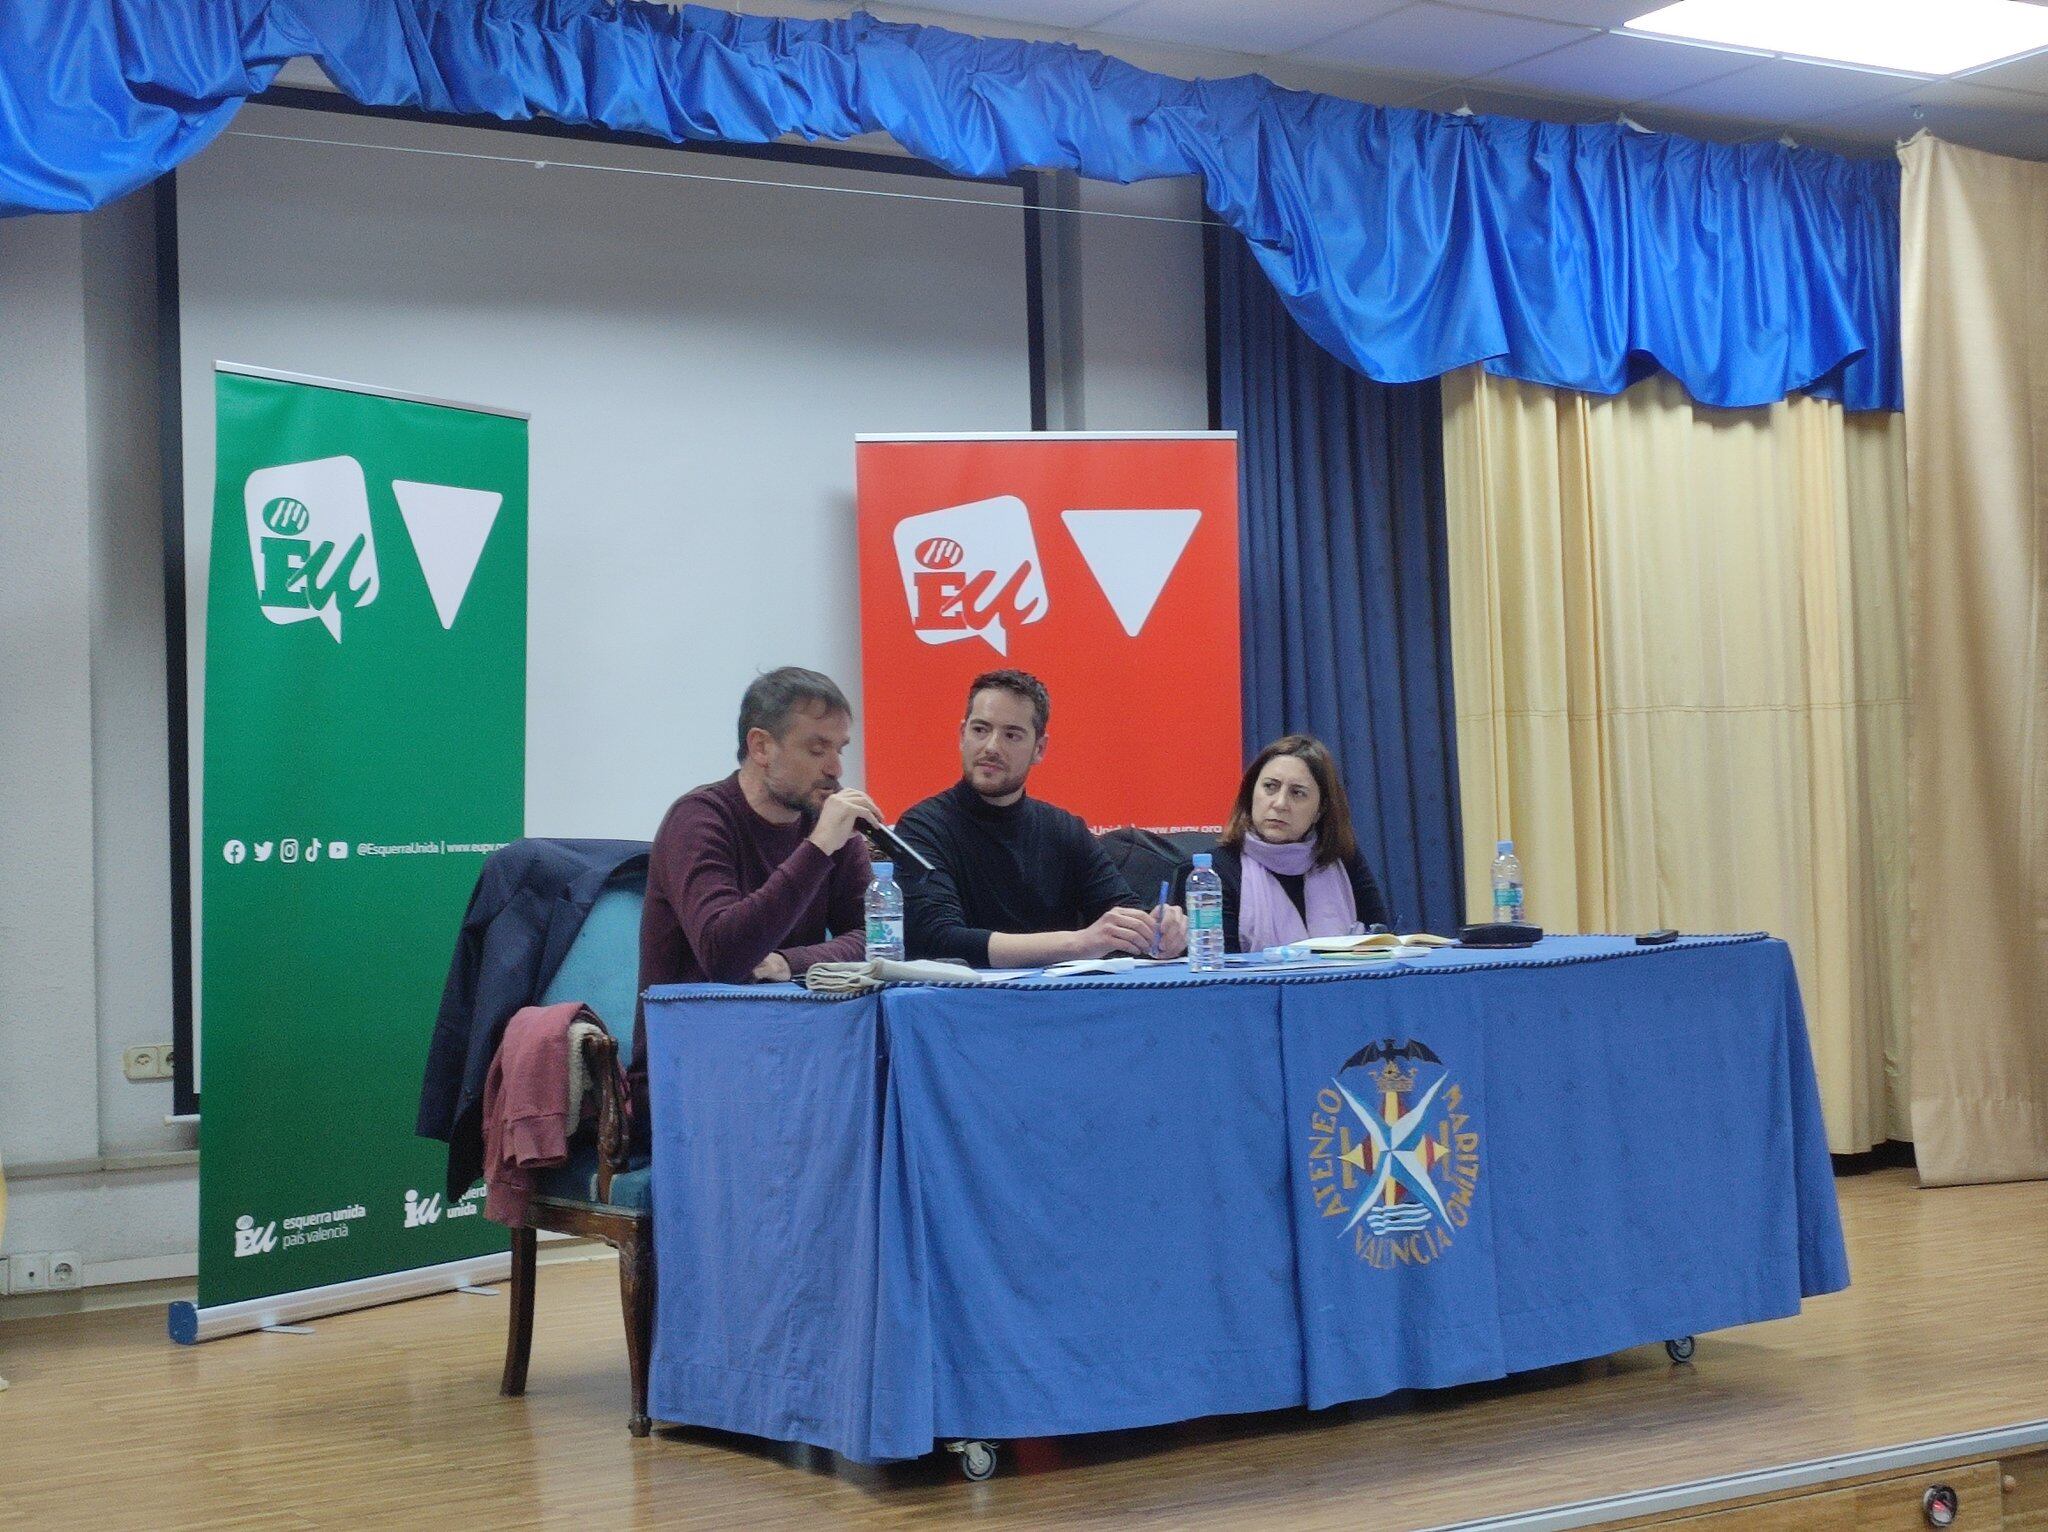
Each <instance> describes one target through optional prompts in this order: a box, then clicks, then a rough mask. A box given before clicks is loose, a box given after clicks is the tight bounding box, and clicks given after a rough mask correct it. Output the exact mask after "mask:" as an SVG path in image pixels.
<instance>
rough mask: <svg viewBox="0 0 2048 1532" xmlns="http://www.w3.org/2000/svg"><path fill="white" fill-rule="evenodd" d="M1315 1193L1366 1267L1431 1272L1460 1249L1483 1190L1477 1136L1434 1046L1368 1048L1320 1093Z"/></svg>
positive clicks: (1311, 1180)
mask: <svg viewBox="0 0 2048 1532" xmlns="http://www.w3.org/2000/svg"><path fill="white" fill-rule="evenodd" d="M1308 1184H1309V1191H1310V1193H1311V1195H1313V1196H1314V1198H1315V1204H1316V1210H1317V1212H1319V1213H1320V1214H1321V1215H1322V1216H1323V1217H1324V1218H1326V1219H1332V1220H1335V1221H1336V1224H1337V1228H1338V1229H1339V1231H1341V1233H1342V1235H1343V1237H1344V1238H1346V1239H1348V1240H1349V1241H1350V1243H1351V1246H1352V1249H1353V1251H1354V1252H1355V1253H1356V1254H1357V1256H1358V1258H1359V1259H1360V1260H1362V1261H1364V1262H1365V1263H1366V1264H1367V1265H1370V1266H1374V1267H1377V1268H1380V1269H1382V1270H1384V1269H1386V1268H1389V1267H1396V1266H1427V1265H1429V1264H1430V1263H1431V1262H1432V1261H1434V1260H1436V1259H1438V1258H1439V1257H1440V1256H1442V1255H1444V1254H1445V1253H1446V1252H1447V1251H1448V1250H1450V1248H1451V1247H1452V1246H1453V1245H1454V1244H1455V1243H1456V1242H1457V1236H1458V1232H1459V1231H1460V1230H1461V1229H1463V1228H1464V1227H1465V1225H1466V1223H1467V1222H1468V1220H1469V1219H1470V1218H1471V1214H1472V1196H1473V1193H1474V1192H1475V1191H1476V1190H1477V1189H1478V1187H1479V1132H1478V1129H1477V1128H1476V1127H1474V1126H1473V1123H1472V1119H1471V1114H1470V1112H1469V1111H1468V1110H1467V1108H1466V1104H1465V1098H1464V1093H1463V1091H1462V1090H1461V1089H1460V1088H1459V1086H1458V1082H1457V1081H1456V1080H1454V1079H1453V1078H1452V1077H1451V1073H1450V1071H1449V1070H1448V1069H1447V1068H1446V1067H1445V1065H1444V1061H1443V1060H1442V1059H1440V1058H1438V1057H1437V1056H1436V1054H1435V1053H1434V1052H1433V1051H1432V1050H1431V1049H1430V1047H1429V1045H1428V1044H1426V1043H1423V1042H1418V1041H1416V1040H1415V1039H1413V1038H1410V1039H1407V1040H1405V1041H1398V1042H1397V1041H1396V1040H1395V1039H1393V1038H1391V1037H1389V1038H1386V1039H1384V1040H1383V1041H1380V1042H1375V1043H1367V1044H1366V1045H1365V1046H1364V1047H1363V1048H1361V1049H1359V1050H1358V1052H1356V1053H1354V1054H1352V1055H1351V1057H1350V1058H1348V1059H1346V1060H1345V1061H1344V1066H1343V1068H1341V1069H1339V1070H1338V1071H1337V1074H1336V1076H1335V1078H1333V1079H1332V1080H1331V1081H1330V1083H1329V1084H1328V1085H1326V1086H1324V1087H1323V1088H1322V1089H1321V1090H1320V1091H1318V1092H1317V1093H1316V1101H1315V1111H1314V1112H1313V1113H1311V1114H1310V1117H1309V1151H1308Z"/></svg>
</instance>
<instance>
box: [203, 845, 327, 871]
mask: <svg viewBox="0 0 2048 1532" xmlns="http://www.w3.org/2000/svg"><path fill="white" fill-rule="evenodd" d="M220 854H221V856H222V858H223V859H225V860H226V862H227V864H228V865H229V866H230V867H239V866H241V865H242V863H244V862H246V861H248V860H249V859H250V857H251V855H252V854H253V855H254V857H255V860H257V861H259V862H268V861H270V860H272V859H273V858H275V859H276V860H277V861H280V862H287V863H290V862H302V861H303V862H317V861H319V860H320V859H321V858H322V857H323V856H324V857H326V859H327V860H328V861H330V862H345V861H347V860H348V842H347V841H345V840H327V841H323V840H305V841H301V840H296V839H289V838H288V839H285V840H281V841H278V840H259V841H257V842H255V843H254V845H253V846H252V845H251V844H250V843H249V842H247V841H240V840H231V841H229V842H227V843H226V844H225V845H223V846H222V847H221V848H220Z"/></svg>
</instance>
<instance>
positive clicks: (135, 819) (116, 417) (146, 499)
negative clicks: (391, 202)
mask: <svg viewBox="0 0 2048 1532" xmlns="http://www.w3.org/2000/svg"><path fill="white" fill-rule="evenodd" d="M153 242H154V218H153V211H152V207H151V202H150V198H149V196H148V194H146V193H145V194H143V195H141V196H138V197H134V198H130V199H129V200H128V201H127V202H125V203H123V204H120V205H117V206H114V207H110V208H106V209H103V210H101V211H100V212H98V213H95V214H92V215H90V216H89V217H86V218H30V219H11V220H7V221H5V222H0V358H4V363H0V868H4V869H5V870H6V874H7V875H6V877H5V878H4V880H0V1159H4V1161H5V1163H6V1164H7V1166H8V1167H9V1169H10V1171H11V1172H12V1173H11V1174H10V1176H9V1181H10V1193H11V1195H10V1207H9V1217H8V1225H7V1230H6V1236H5V1249H6V1250H8V1251H21V1250H54V1249H63V1250H74V1251H78V1252H80V1253H81V1254H83V1255H84V1257H85V1259H86V1262H87V1276H88V1279H92V1278H94V1277H95V1276H98V1277H102V1278H104V1277H107V1276H109V1275H114V1276H118V1275H140V1274H145V1273H147V1272H150V1271H166V1272H169V1271H176V1270H179V1269H189V1266H190V1262H191V1252H192V1249H193V1243H194V1230H195V1227H196V1223H197V1218H198V1202H197V1195H196V1182H195V1179H194V1173H193V1169H192V1167H191V1165H190V1164H189V1163H184V1164H178V1163H173V1164H171V1165H168V1166H157V1165H152V1164H151V1163H150V1162H151V1161H153V1160H156V1159H161V1158H170V1159H172V1160H174V1161H175V1160H177V1159H178V1158H180V1157H181V1156H182V1157H184V1158H186V1159H188V1160H189V1151H190V1149H191V1148H192V1145H193V1135H192V1133H191V1130H190V1129H189V1128H183V1127H173V1126H169V1125H166V1124H165V1122H164V1120H163V1119H164V1115H165V1113H167V1112H168V1111H169V1109H170V1104H171V1100H170V1097H171V1092H170V1087H169V1085H168V1084H149V1085H131V1084H129V1083H128V1082H127V1081H126V1080H124V1079H123V1078H122V1075H121V1052H122V1050H123V1049H124V1048H127V1047H130V1046H134V1045H138V1044H142V1043H163V1044H167V1043H168V1042H169V1041H170V1036H171V1010H170V1007H171V1001H170V919H169V897H168V890H169V888H170V853H169V831H168V816H167V813H166V808H167V804H168V767H167V744H166V738H167V736H166V730H165V723H164V718H165V712H164V636H163V599H162V579H163V540H162V522H161V499H160V496H159V493H158V473H157V461H156V450H157V430H156V405H155V382H154V368H155V318H154V304H155V287H154V282H155V273H154V255H153ZM109 1157H111V1159H112V1160H113V1161H114V1162H115V1164H116V1165H117V1167H118V1168H115V1169H112V1170H103V1169H101V1168H99V1167H100V1166H101V1165H102V1164H104V1163H105V1161H106V1159H107V1158H109ZM65 1167H70V1169H69V1170H68V1171H65ZM52 1170H58V1171H64V1173H59V1174H49V1173H47V1172H49V1171H52ZM109 1263H127V1264H115V1265H113V1266H111V1267H110V1265H109Z"/></svg>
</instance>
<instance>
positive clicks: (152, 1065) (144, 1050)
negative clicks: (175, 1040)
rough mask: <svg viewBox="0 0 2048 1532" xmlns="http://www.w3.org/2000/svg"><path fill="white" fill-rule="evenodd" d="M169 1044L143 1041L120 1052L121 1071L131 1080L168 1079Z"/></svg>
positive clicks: (169, 1068) (169, 1064)
mask: <svg viewBox="0 0 2048 1532" xmlns="http://www.w3.org/2000/svg"><path fill="white" fill-rule="evenodd" d="M171 1056H172V1055H171V1045H170V1044H169V1043H144V1044H143V1045H142V1046H141V1047H139V1048H126V1049H123V1050H122V1052H121V1073H123V1074H124V1075H126V1076H127V1077H128V1078H129V1079H131V1080H168V1079H170V1077H171Z"/></svg>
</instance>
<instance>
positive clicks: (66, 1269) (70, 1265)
mask: <svg viewBox="0 0 2048 1532" xmlns="http://www.w3.org/2000/svg"><path fill="white" fill-rule="evenodd" d="M83 1286H85V1267H84V1265H83V1264H81V1263H80V1261H79V1259H78V1252H77V1251H76V1250H53V1251H51V1252H50V1291H51V1292H53V1293H54V1292H60V1291H62V1290H64V1289H66V1288H73V1287H83Z"/></svg>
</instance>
